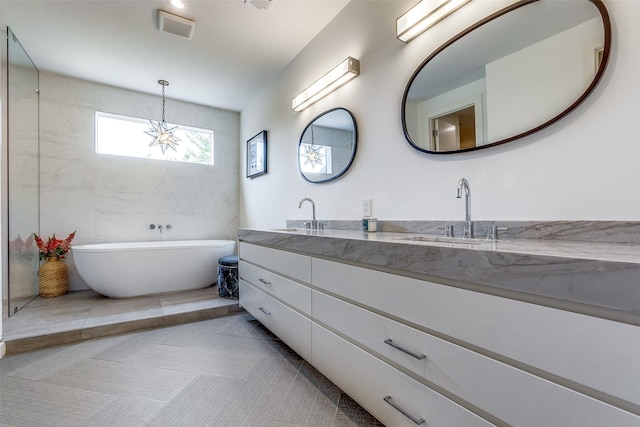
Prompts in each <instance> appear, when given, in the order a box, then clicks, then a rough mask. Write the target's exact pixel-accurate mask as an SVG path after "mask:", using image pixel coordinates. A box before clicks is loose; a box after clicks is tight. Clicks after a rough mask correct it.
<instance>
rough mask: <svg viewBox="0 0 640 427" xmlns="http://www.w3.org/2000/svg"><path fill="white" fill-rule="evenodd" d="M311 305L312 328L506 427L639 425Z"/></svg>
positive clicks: (621, 414) (429, 339) (369, 321)
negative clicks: (332, 333)
mask: <svg viewBox="0 0 640 427" xmlns="http://www.w3.org/2000/svg"><path fill="white" fill-rule="evenodd" d="M312 299H313V307H312V310H313V318H314V322H320V323H322V324H324V325H325V326H327V327H329V328H330V329H333V330H336V331H338V332H339V333H340V334H341V335H343V336H346V337H348V339H349V340H352V341H354V342H356V343H357V344H358V345H359V346H361V347H365V348H368V349H369V350H371V351H372V352H374V353H376V354H379V355H380V356H382V357H384V358H386V359H387V360H390V361H393V362H395V363H397V364H398V365H399V366H401V367H402V368H404V369H406V370H408V371H411V372H413V373H415V374H417V375H419V376H420V377H422V378H424V379H425V380H427V381H428V382H429V383H432V384H435V385H437V386H439V387H442V388H443V389H445V390H447V391H449V392H451V393H452V394H454V395H456V396H458V397H460V398H461V399H463V400H465V401H467V402H469V403H471V404H472V405H474V406H476V407H479V408H481V409H482V410H483V411H485V412H487V413H489V414H491V415H493V416H495V417H496V418H498V419H501V420H503V421H504V422H506V423H508V424H510V425H516V426H532V427H533V426H536V427H537V426H552V425H556V426H560V425H562V426H586V425H615V426H637V425H640V418H639V417H637V416H635V415H633V414H630V413H628V412H626V411H623V410H621V409H618V408H615V407H613V406H610V405H607V404H604V403H602V402H599V401H597V400H594V399H591V398H589V397H587V396H585V395H583V394H580V393H577V392H575V391H572V390H569V389H567V388H564V387H561V386H559V385H557V384H554V383H551V382H549V381H546V380H543V379H541V378H539V377H536V376H534V375H531V374H529V373H526V372H524V371H521V370H519V369H516V368H514V367H511V366H509V365H506V364H503V363H501V362H498V361H496V360H493V359H491V358H488V357H486V356H483V355H481V354H478V353H475V352H473V351H471V350H468V349H465V348H463V347H460V346H458V345H455V344H452V343H450V342H448V341H445V340H442V339H440V338H437V337H435V336H432V335H429V334H427V333H424V332H422V331H419V330H417V329H414V328H411V327H409V326H406V325H403V324H401V323H398V322H396V321H393V320H391V319H388V318H386V317H383V316H380V315H377V314H375V313H372V312H370V311H368V310H364V309H362V308H360V307H357V306H354V305H352V304H349V303H347V302H344V301H341V300H339V299H336V298H334V297H331V296H329V295H326V294H323V293H320V292H317V291H314V292H313V295H312ZM389 339H391V340H392V341H391V342H390V343H389V344H394V345H397V346H399V347H401V348H403V349H405V350H408V351H409V352H411V353H413V355H410V354H408V353H406V352H403V351H402V350H400V349H398V348H396V347H393V346H391V345H389V344H387V343H385V340H389ZM314 351H315V349H314ZM314 357H315V354H314ZM567 408H571V410H567Z"/></svg>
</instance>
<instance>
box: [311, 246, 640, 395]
mask: <svg viewBox="0 0 640 427" xmlns="http://www.w3.org/2000/svg"><path fill="white" fill-rule="evenodd" d="M312 283H313V285H314V286H316V287H317V288H319V289H323V290H326V291H328V292H331V293H333V294H335V295H339V296H341V297H343V298H346V299H349V300H351V301H354V302H357V303H358V304H362V305H365V306H367V307H372V308H374V309H376V310H379V311H381V312H383V313H388V314H390V315H392V316H395V317H397V318H399V319H404V321H408V322H411V323H412V324H416V325H420V326H422V327H424V328H427V329H428V330H432V331H436V332H437V333H439V334H443V335H444V336H449V337H453V338H455V339H456V340H460V341H462V342H466V343H469V344H472V345H473V346H477V347H480V348H482V349H486V350H488V351H489V352H493V353H497V354H498V355H503V356H506V357H507V358H509V359H512V360H515V361H518V362H521V363H523V364H525V365H529V366H533V367H535V368H538V369H541V370H543V371H547V372H549V373H552V374H554V375H557V376H559V377H563V378H566V379H569V380H571V381H573V382H575V383H579V384H583V385H586V386H588V387H590V388H593V389H595V390H598V391H602V392H604V393H607V394H609V395H611V396H615V397H617V398H620V399H622V400H625V401H628V402H631V403H633V404H636V405H640V387H638V384H640V362H639V361H638V357H637V355H638V354H640V327H637V326H633V325H629V324H624V323H618V322H613V321H610V320H605V319H600V318H595V317H591V316H586V315H582V314H577V313H572V312H568V311H563V310H559V309H554V308H549V307H544V306H540V305H535V304H530V303H525V302H522V301H516V300H510V299H507V298H501V297H497V296H493V295H488V294H483V293H479V292H473V291H468V290H464V289H459V288H454V287H451V286H445V285H439V284H435V283H431V282H427V281H422V280H417V279H412V278H407V277H402V276H396V275H393V274H388V273H382V272H379V271H374V270H368V269H365V268H360V267H354V266H350V265H346V264H342V263H338V262H332V261H326V260H321V259H315V258H314V259H313V279H312ZM314 315H315V314H314ZM631 367H635V368H633V369H632V368H631Z"/></svg>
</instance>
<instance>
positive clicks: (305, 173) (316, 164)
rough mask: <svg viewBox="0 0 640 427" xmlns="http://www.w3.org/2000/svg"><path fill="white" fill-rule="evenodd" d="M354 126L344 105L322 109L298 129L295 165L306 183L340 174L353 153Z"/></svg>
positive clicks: (355, 142) (318, 181) (350, 161)
mask: <svg viewBox="0 0 640 427" xmlns="http://www.w3.org/2000/svg"><path fill="white" fill-rule="evenodd" d="M357 136H358V135H357V128H356V121H355V119H354V117H353V115H352V114H351V113H350V112H349V111H348V110H346V109H344V108H335V109H333V110H329V111H326V112H324V113H322V114H320V115H319V116H317V117H316V118H314V119H313V120H312V121H311V122H310V123H309V124H308V125H307V126H306V127H305V129H304V131H303V132H302V136H301V137H300V142H299V144H298V168H299V170H300V174H301V175H302V177H303V178H304V179H305V180H307V181H309V182H315V183H320V182H326V181H331V180H334V179H336V178H338V177H340V176H341V175H343V174H344V173H345V172H346V171H347V169H349V166H351V163H352V162H353V158H354V157H355V154H356V145H357V139H358V138H357Z"/></svg>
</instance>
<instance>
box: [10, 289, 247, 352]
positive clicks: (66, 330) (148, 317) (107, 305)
mask: <svg viewBox="0 0 640 427" xmlns="http://www.w3.org/2000/svg"><path fill="white" fill-rule="evenodd" d="M239 311H240V308H239V306H238V301H237V300H230V299H224V298H219V297H218V294H217V288H216V287H209V288H205V289H197V290H193V291H184V292H175V293H169V294H161V295H149V296H143V297H137V298H126V299H110V298H106V297H103V296H102V295H99V294H97V293H96V292H94V291H91V290H88V291H79V292H70V293H68V294H66V295H63V296H60V297H56V298H42V297H36V299H34V300H33V301H31V302H30V303H29V304H27V305H26V306H25V307H24V308H22V309H21V310H20V311H18V312H17V313H16V314H14V315H13V316H11V317H9V318H8V319H6V320H3V323H2V326H3V340H4V341H5V343H6V345H7V353H8V354H13V353H18V352H22V351H29V350H34V349H38V348H45V347H50V346H52V345H60V344H68V343H72V342H78V341H82V340H86V339H91V338H98V337H103V336H109V335H114V334H121V333H126V332H133V331H139V330H145V329H152V328H158V327H165V326H173V325H178V324H182V323H188V322H194V321H198V320H206V319H213V318H216V317H221V316H226V315H228V314H231V313H236V312H239Z"/></svg>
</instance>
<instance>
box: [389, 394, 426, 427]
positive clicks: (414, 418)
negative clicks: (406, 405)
mask: <svg viewBox="0 0 640 427" xmlns="http://www.w3.org/2000/svg"><path fill="white" fill-rule="evenodd" d="M384 401H385V402H387V403H388V404H389V405H391V406H392V407H393V408H394V409H396V410H397V411H398V412H400V413H401V414H402V415H404V416H405V417H407V418H409V419H410V420H411V421H413V422H414V423H416V424H418V425H420V424H424V418H416V417H414V416H413V415H411V414H410V413H408V412H407V411H405V410H404V409H402V408H401V407H399V406H398V405H396V404H395V403H393V400H391V396H385V397H384Z"/></svg>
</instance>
